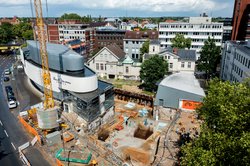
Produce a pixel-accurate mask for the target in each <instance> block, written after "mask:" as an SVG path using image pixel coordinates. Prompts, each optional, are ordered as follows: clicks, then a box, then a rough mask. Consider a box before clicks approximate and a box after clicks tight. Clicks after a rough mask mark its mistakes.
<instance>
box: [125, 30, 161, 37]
mask: <svg viewBox="0 0 250 166" xmlns="http://www.w3.org/2000/svg"><path fill="white" fill-rule="evenodd" d="M124 39H158V31H155V30H147V31H127V32H126V34H125V38H124Z"/></svg>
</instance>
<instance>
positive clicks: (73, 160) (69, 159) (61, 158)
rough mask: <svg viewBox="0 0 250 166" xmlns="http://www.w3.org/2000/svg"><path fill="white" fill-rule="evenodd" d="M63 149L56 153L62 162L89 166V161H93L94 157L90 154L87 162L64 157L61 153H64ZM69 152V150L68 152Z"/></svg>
mask: <svg viewBox="0 0 250 166" xmlns="http://www.w3.org/2000/svg"><path fill="white" fill-rule="evenodd" d="M63 151H64V150H63V148H61V149H59V150H58V151H57V152H56V155H55V157H56V158H57V159H58V160H61V161H67V162H73V163H81V164H88V163H89V161H90V160H91V157H92V154H91V153H89V155H88V157H87V159H86V160H82V159H77V158H68V157H62V156H61V153H62V152H63ZM66 151H68V150H66Z"/></svg>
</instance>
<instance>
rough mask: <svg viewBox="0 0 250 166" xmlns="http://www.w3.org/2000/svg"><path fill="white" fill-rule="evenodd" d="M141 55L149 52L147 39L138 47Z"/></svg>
mask: <svg viewBox="0 0 250 166" xmlns="http://www.w3.org/2000/svg"><path fill="white" fill-rule="evenodd" d="M140 52H141V55H143V54H145V53H148V52H149V40H147V41H145V42H144V43H143V45H142V47H141V48H140Z"/></svg>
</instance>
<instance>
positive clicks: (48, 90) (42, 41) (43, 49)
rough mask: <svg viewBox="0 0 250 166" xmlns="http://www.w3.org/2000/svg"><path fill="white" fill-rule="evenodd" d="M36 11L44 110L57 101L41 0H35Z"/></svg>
mask: <svg viewBox="0 0 250 166" xmlns="http://www.w3.org/2000/svg"><path fill="white" fill-rule="evenodd" d="M34 7H35V12H36V26H37V37H38V41H39V46H40V57H41V61H42V79H43V85H44V101H43V106H44V110H46V109H49V108H53V107H54V105H55V103H54V99H53V92H52V84H51V78H50V72H49V62H48V53H47V45H46V30H45V24H44V21H43V12H42V3H41V0H34Z"/></svg>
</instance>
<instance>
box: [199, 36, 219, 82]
mask: <svg viewBox="0 0 250 166" xmlns="http://www.w3.org/2000/svg"><path fill="white" fill-rule="evenodd" d="M220 52H221V51H220V47H219V46H216V45H215V40H214V39H212V38H210V37H209V38H208V40H206V41H205V42H204V46H203V47H202V50H201V53H200V59H199V60H198V61H197V63H198V64H197V69H198V70H200V71H205V73H206V77H207V79H209V78H210V77H211V76H213V75H215V73H216V68H217V65H218V64H219V62H220Z"/></svg>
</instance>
